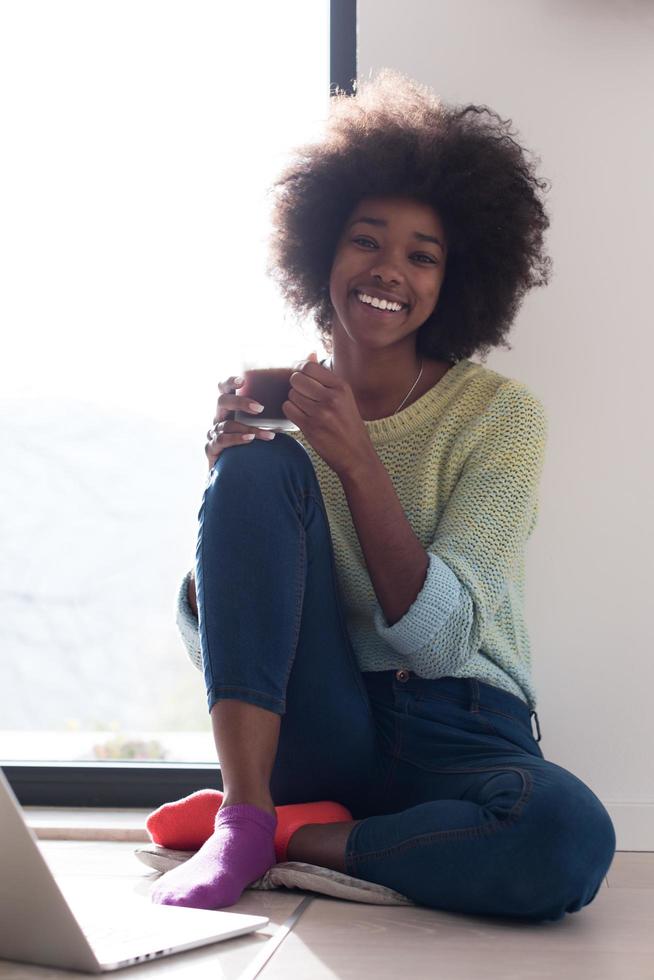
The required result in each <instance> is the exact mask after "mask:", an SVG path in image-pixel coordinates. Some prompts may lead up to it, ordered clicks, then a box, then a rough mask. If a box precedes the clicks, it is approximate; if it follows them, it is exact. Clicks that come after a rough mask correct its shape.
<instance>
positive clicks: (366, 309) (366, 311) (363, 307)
mask: <svg viewBox="0 0 654 980" xmlns="http://www.w3.org/2000/svg"><path fill="white" fill-rule="evenodd" d="M362 295H363V296H367V295H369V294H368V293H360V292H358V291H357V290H354V292H353V293H352V300H353V302H354V303H355V305H356V306H357V307H358V309H359V310H360V311H361V312H362V314H363V315H364V316H370V317H372V318H373V319H374V320H385V319H388V320H392V319H399V318H401V317H403V316H404V314H405V313H408V312H409V310H408V307H407V306H403V307H402V308H401V309H400V310H389V309H380V308H379V307H378V306H373V305H372V304H371V303H368V302H365V301H364V300H362V299H361V296H362Z"/></svg>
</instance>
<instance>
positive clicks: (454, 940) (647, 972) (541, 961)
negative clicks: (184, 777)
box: [0, 840, 654, 980]
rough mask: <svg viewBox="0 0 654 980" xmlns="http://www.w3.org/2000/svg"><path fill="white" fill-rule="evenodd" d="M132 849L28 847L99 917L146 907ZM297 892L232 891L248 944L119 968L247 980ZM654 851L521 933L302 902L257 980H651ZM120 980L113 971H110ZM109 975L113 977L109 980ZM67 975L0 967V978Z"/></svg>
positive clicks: (619, 864) (489, 924)
mask: <svg viewBox="0 0 654 980" xmlns="http://www.w3.org/2000/svg"><path fill="white" fill-rule="evenodd" d="M136 846H138V845H137V844H135V843H134V842H133V841H125V840H122V841H102V842H100V841H88V840H83V841H77V840H44V841H41V843H40V847H41V849H42V851H43V853H44V854H45V856H46V859H47V860H48V863H49V864H50V867H51V868H52V870H53V872H54V874H55V875H56V876H57V878H58V880H59V881H60V882H61V884H62V888H63V890H64V892H65V893H67V894H69V895H70V896H71V898H72V897H73V896H78V895H79V893H80V890H81V891H83V892H85V893H88V896H89V900H90V901H97V902H102V903H103V904H105V905H106V906H107V908H109V909H110V908H111V907H113V905H114V903H115V904H116V905H118V904H120V906H121V907H123V908H124V907H125V906H126V905H131V906H133V907H134V910H135V911H138V908H139V905H142V903H144V902H148V903H149V897H148V892H149V889H150V887H151V884H152V882H153V881H154V880H155V878H156V875H155V874H154V872H151V871H150V870H149V869H148V868H147V867H146V866H145V865H143V864H141V863H140V862H139V861H138V860H137V859H136V858H135V856H134V848H135V847H136ZM308 894H309V893H305V892H300V891H286V890H284V891H271V892H259V891H256V892H253V891H246V892H244V894H243V896H242V898H241V900H240V901H239V902H238V903H237V905H235V906H233V907H232V909H233V910H234V911H238V912H248V913H253V914H261V915H266V916H268V917H269V918H270V923H269V925H268V926H267V927H266V928H265V929H264V930H262V931H260V932H257V933H254V934H251V935H249V936H243V937H238V938H236V939H230V940H228V941H226V942H225V943H218V944H216V945H213V946H208V947H205V948H204V949H199V950H191V951H189V952H185V953H180V954H177V955H175V956H171V957H168V958H166V959H164V960H159V961H158V962H156V963H146V964H143V965H139V966H136V967H131V968H129V969H128V970H127V971H126V974H130V973H131V972H132V971H134V970H136V971H138V972H137V973H136V976H137V977H143V980H145V978H146V976H154V975H155V972H156V976H157V978H158V977H163V976H166V977H169V976H171V975H172V974H175V976H183V977H184V980H186V978H189V980H192V978H193V977H198V978H200V977H202V978H205V977H207V976H211V977H212V978H215V980H243V977H244V976H245V975H246V974H247V976H248V980H253V976H252V974H251V973H247V971H248V965H249V964H251V963H252V962H253V960H254V959H255V957H257V956H258V955H260V952H261V950H262V948H263V947H264V946H265V944H266V943H267V942H268V941H269V940H270V938H271V937H272V936H274V934H275V932H276V931H277V929H279V927H280V926H282V924H283V923H284V922H285V921H286V920H287V919H288V918H289V916H290V915H291V913H292V912H293V910H294V909H296V908H297V906H298V905H299V904H300V903H301V902H302V901H303V900H304V899H305V898H306V896H307V895H308ZM653 924H654V853H635V852H621V853H618V854H616V857H615V860H614V863H613V866H612V867H611V869H610V871H609V875H608V881H607V882H606V885H605V886H604V887H602V888H601V889H600V892H599V893H598V895H597V897H596V898H595V900H594V901H593V902H592V903H591V904H590V905H589V906H587V907H586V908H585V909H583V910H582V911H581V912H577V913H575V914H573V915H568V916H566V917H565V919H563V920H561V921H560V922H552V923H536V924H523V923H518V922H516V923H512V922H508V921H501V922H499V921H493V920H491V919H487V918H482V917H476V916H464V915H457V914H451V913H446V912H439V911H434V910H431V909H425V908H411V907H409V908H404V907H397V906H393V907H387V906H373V905H362V904H355V903H352V902H346V901H340V900H337V899H332V898H326V897H318V896H315V897H312V899H311V901H310V903H308V908H306V910H305V911H304V913H303V914H302V916H301V917H300V919H299V921H297V923H296V924H295V926H294V928H293V929H292V931H291V932H290V933H289V934H288V936H287V937H286V938H285V939H284V941H283V942H282V943H281V945H280V946H278V947H277V949H276V950H275V952H274V953H273V955H272V958H271V959H270V960H269V961H268V962H267V963H266V965H265V966H264V967H263V969H262V971H261V972H260V973H259V974H258V977H257V980H259V978H260V980H282V978H283V980H289V978H301V980H335V978H338V980H350V978H352V980H354V978H356V980H362V978H366V980H367V978H368V977H370V978H374V980H386V978H389V980H390V978H393V980H397V978H398V976H399V977H412V978H413V977H415V978H423V977H425V978H427V977H429V978H432V977H443V978H447V980H479V978H481V977H483V978H484V980H495V978H497V980H541V978H543V980H544V978H548V980H549V978H556V980H567V978H573V977H574V978H575V980H609V978H610V980H654V930H652V925H653ZM121 973H122V971H121ZM118 975H121V974H120V973H119V974H118ZM79 976H80V974H79V973H74V972H67V971H61V970H51V969H48V968H44V967H34V966H27V965H20V964H13V963H9V962H7V961H0V980H28V978H37V977H39V978H43V980H46V978H47V980H49V978H55V977H57V978H63V977H71V978H72V977H77V978H79Z"/></svg>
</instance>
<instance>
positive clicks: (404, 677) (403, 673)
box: [395, 670, 409, 684]
mask: <svg viewBox="0 0 654 980" xmlns="http://www.w3.org/2000/svg"><path fill="white" fill-rule="evenodd" d="M408 679H409V671H408V670H398V671H397V672H396V674H395V680H397V681H402V683H403V684H406V682H407V681H408Z"/></svg>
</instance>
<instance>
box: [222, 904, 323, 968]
mask: <svg viewBox="0 0 654 980" xmlns="http://www.w3.org/2000/svg"><path fill="white" fill-rule="evenodd" d="M312 901H313V897H312V896H311V895H307V896H306V897H305V898H304V899H303V900H302V901H301V902H300V904H299V905H297V906H296V907H295V909H294V910H293V912H291V914H290V915H289V917H288V918H287V919H286V921H285V922H282V924H281V926H280V927H279V928H278V929H277V931H276V933H275V934H274V936H272V937H271V938H270V939H269V940H268V942H267V943H266V945H265V946H263V947H262V948H261V949H260V950H259V952H258V953H257V955H256V956H255V957H254V959H253V960H252V962H251V963H248V965H247V967H246V968H245V970H243V972H242V973H241V974H240V975H239V977H238V980H254V978H255V977H257V976H258V975H259V974H260V973H261V971H262V970H263V968H264V966H265V965H266V964H267V963H268V961H269V959H270V957H271V956H272V955H273V953H275V952H276V951H277V949H278V948H279V947H280V946H281V944H282V943H283V942H284V940H285V939H286V937H287V936H288V935H289V933H291V932H292V931H293V929H294V928H295V925H296V924H297V922H298V920H299V919H300V917H301V916H302V915H304V913H305V912H306V910H307V909H308V908H309V906H310V905H311V902H312Z"/></svg>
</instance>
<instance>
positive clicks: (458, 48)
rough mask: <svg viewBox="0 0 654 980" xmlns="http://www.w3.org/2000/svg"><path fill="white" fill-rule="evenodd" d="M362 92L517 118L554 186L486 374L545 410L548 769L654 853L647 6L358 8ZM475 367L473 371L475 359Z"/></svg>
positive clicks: (623, 845) (653, 153)
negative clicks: (377, 82)
mask: <svg viewBox="0 0 654 980" xmlns="http://www.w3.org/2000/svg"><path fill="white" fill-rule="evenodd" d="M358 19H359V26H358V75H359V78H360V79H361V80H363V79H365V78H366V77H370V76H371V74H372V75H374V74H375V73H376V72H377V71H378V70H379V69H380V68H382V67H385V66H389V67H394V68H397V69H399V70H400V71H402V72H404V73H406V74H407V75H410V76H411V77H413V78H415V79H416V80H418V81H420V82H422V83H425V84H428V85H429V86H431V87H432V88H433V89H434V90H435V91H436V92H437V93H438V94H439V95H440V96H441V98H442V99H443V100H444V101H445V102H450V103H452V102H453V103H466V102H476V103H484V104H486V105H488V106H490V107H491V108H492V109H494V110H496V111H497V112H499V113H500V115H501V116H502V117H503V118H507V117H510V118H511V119H512V120H513V123H514V126H515V127H516V128H517V130H518V132H519V137H518V138H519V140H520V141H521V142H523V143H524V144H525V145H526V146H527V147H528V148H529V149H530V150H532V151H533V152H534V153H535V154H537V155H538V156H539V157H540V158H541V161H542V162H541V164H540V174H541V175H542V176H544V177H546V178H548V179H550V180H551V181H552V190H551V191H550V193H549V194H548V196H547V200H548V201H549V210H550V214H551V220H552V223H551V227H550V229H549V232H548V247H549V254H550V255H551V256H552V259H553V263H554V268H553V277H552V283H551V285H550V286H549V287H547V288H545V289H536V290H533V291H532V292H531V293H530V294H529V295H528V297H527V299H526V300H525V302H524V304H523V306H522V309H521V310H520V312H519V314H518V317H517V319H516V322H515V326H514V329H513V332H512V334H511V336H510V338H509V339H510V342H511V343H512V344H513V346H514V350H513V351H511V352H508V351H503V350H501V351H494V352H493V353H492V354H491V355H490V356H489V357H488V359H487V361H486V364H487V366H488V367H490V368H492V369H494V370H496V371H499V372H500V373H502V374H505V375H507V376H509V377H515V378H519V379H520V380H522V381H524V382H525V383H526V384H528V385H529V386H530V387H531V389H532V391H534V393H535V394H537V395H538V397H540V398H541V399H542V400H543V402H544V404H545V406H546V409H547V412H548V415H549V421H550V436H549V446H548V454H547V461H546V465H545V471H544V475H543V482H542V491H541V506H540V517H539V523H538V525H537V528H536V530H535V532H534V535H533V537H532V538H531V541H530V543H529V546H528V564H527V617H528V624H529V627H530V633H531V637H532V654H533V660H534V680H535V683H536V687H537V692H538V695H539V704H538V714H539V719H540V722H541V730H542V733H543V739H542V742H541V748H542V749H543V753H544V755H545V757H546V758H547V759H549V760H551V761H552V762H556V763H557V764H558V765H560V766H563V767H564V768H565V769H569V770H570V771H571V772H574V773H575V774H576V775H577V776H578V777H579V778H580V779H582V780H583V781H584V782H585V783H587V784H588V785H589V786H590V787H591V788H592V789H593V791H594V792H595V793H596V794H597V796H598V797H599V798H600V799H601V800H602V802H603V803H604V805H605V806H606V807H607V809H608V810H609V812H610V814H611V816H612V818H613V821H614V823H615V827H616V831H617V836H618V849H620V850H654V765H653V764H652V761H651V759H652V755H651V752H652V747H653V745H654V721H653V715H654V707H653V705H652V700H653V697H652V695H653V694H654V667H653V662H654V641H653V638H652V632H653V631H652V609H653V608H654V607H653V604H652V598H651V593H652V590H653V586H654V576H653V575H652V552H653V546H654V541H653V540H652V523H653V522H652V510H653V507H652V499H653V493H652V486H653V483H654V466H653V465H652V439H651V430H652V423H653V421H654V417H653V413H652V408H651V405H652V386H651V364H652V358H653V355H654V339H653V333H654V320H653V318H652V315H651V305H652V300H651V298H650V294H651V284H652V280H653V278H654V274H653V270H652V258H653V255H654V250H653V249H652V241H653V239H654V201H653V197H654V196H653V194H652V179H653V174H654V129H653V126H652V122H653V118H654V117H653V115H652V108H651V106H652V103H651V97H652V92H654V57H653V54H654V4H652V3H651V2H650V0H585V2H583V0H493V2H488V0H358ZM473 360H479V358H473Z"/></svg>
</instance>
